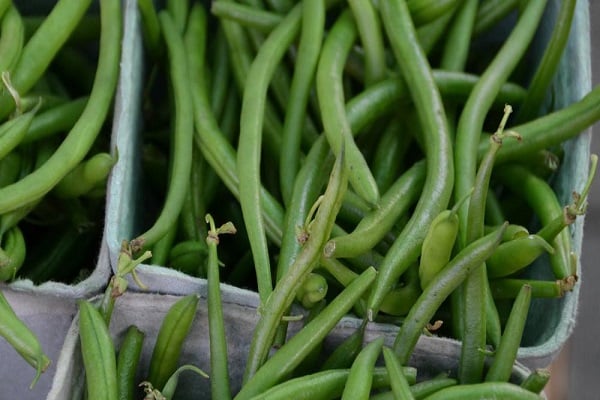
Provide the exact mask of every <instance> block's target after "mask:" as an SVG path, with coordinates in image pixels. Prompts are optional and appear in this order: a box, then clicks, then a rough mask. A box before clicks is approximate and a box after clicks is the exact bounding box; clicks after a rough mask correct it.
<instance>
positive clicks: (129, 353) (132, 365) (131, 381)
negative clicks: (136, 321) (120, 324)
mask: <svg viewBox="0 0 600 400" xmlns="http://www.w3.org/2000/svg"><path fill="white" fill-rule="evenodd" d="M144 338H145V334H144V332H142V331H140V330H139V329H138V328H137V327H135V326H133V325H132V326H130V327H129V328H127V332H126V333H125V338H123V342H122V343H121V346H120V348H119V354H118V356H117V385H118V389H119V397H118V399H119V400H133V399H134V393H135V389H136V387H137V384H136V382H135V377H136V373H137V368H138V364H139V360H140V356H141V354H142V345H143V343H144Z"/></svg>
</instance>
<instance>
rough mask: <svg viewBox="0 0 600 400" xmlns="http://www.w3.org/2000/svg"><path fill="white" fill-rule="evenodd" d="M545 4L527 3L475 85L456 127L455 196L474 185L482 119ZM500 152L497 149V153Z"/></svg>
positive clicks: (462, 214)
mask: <svg viewBox="0 0 600 400" xmlns="http://www.w3.org/2000/svg"><path fill="white" fill-rule="evenodd" d="M545 5H546V1H545V0H540V1H536V2H529V3H527V7H526V9H525V10H524V12H523V14H522V15H521V16H520V18H519V20H518V21H517V24H516V25H515V27H514V28H513V30H512V31H511V33H510V35H509V36H508V37H507V38H506V40H505V42H504V45H503V46H502V48H501V49H500V51H499V52H498V53H497V54H496V56H495V57H494V60H493V61H492V62H491V64H490V65H489V66H488V67H487V69H486V70H485V72H484V73H483V75H482V76H481V79H480V80H479V82H478V83H477V84H476V85H475V87H474V88H473V91H472V92H471V95H470V96H469V99H468V100H467V103H466V104H465V107H464V109H463V112H462V114H461V117H460V119H459V121H458V126H457V129H456V142H455V152H454V163H455V167H456V169H455V172H456V175H455V190H454V197H455V199H459V198H462V197H463V196H464V195H465V194H466V193H467V192H468V191H470V190H471V188H472V187H473V183H474V181H475V173H476V168H477V166H476V164H477V145H478V140H479V136H480V133H481V130H482V127H483V121H484V119H485V116H486V114H487V112H488V110H489V108H490V106H491V103H492V101H493V98H494V97H495V96H496V95H497V93H498V90H499V88H500V86H501V85H502V83H503V82H506V80H507V78H508V77H509V75H510V74H511V72H512V71H513V69H514V68H515V66H516V64H517V63H518V61H519V59H520V58H521V56H522V55H523V54H524V52H525V51H526V50H527V47H528V45H529V43H530V41H531V39H532V37H533V35H534V33H535V32H536V27H537V26H538V23H539V21H540V19H541V16H542V14H543V11H544V8H545ZM517 132H519V131H517ZM519 133H520V132H519ZM500 153H501V152H500V151H498V155H497V156H499V155H500ZM467 215H468V214H467V206H466V205H464V206H463V207H462V208H461V210H460V211H459V218H460V231H461V232H462V233H461V236H460V243H465V241H466V236H465V235H466V233H467V230H466V229H465V228H466V226H467Z"/></svg>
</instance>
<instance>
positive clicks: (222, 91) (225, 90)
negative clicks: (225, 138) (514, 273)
mask: <svg viewBox="0 0 600 400" xmlns="http://www.w3.org/2000/svg"><path fill="white" fill-rule="evenodd" d="M199 45H200V46H206V43H205V42H203V41H201V42H200V43H199ZM209 57H210V59H212V60H213V63H212V64H211V74H210V85H211V86H210V100H211V108H212V110H213V112H214V114H215V115H216V116H218V119H220V120H223V119H224V117H225V115H226V114H227V112H226V111H227V110H229V107H225V103H227V102H229V103H230V104H235V103H236V102H237V101H238V96H237V93H235V91H234V93H232V91H231V89H233V88H234V84H233V82H231V74H232V71H231V60H230V58H231V56H230V54H229V51H228V50H227V41H226V39H225V33H224V32H223V27H222V26H220V25H219V27H218V28H217V33H216V38H215V40H214V46H213V48H212V53H210V55H209ZM234 99H235V102H234ZM233 108H234V109H235V107H233ZM236 114H237V113H236ZM237 116H239V114H237ZM236 118H237V117H236ZM224 130H225V129H224Z"/></svg>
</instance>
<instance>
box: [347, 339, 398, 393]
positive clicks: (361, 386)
mask: <svg viewBox="0 0 600 400" xmlns="http://www.w3.org/2000/svg"><path fill="white" fill-rule="evenodd" d="M382 348H383V337H379V338H377V339H375V340H373V341H372V342H371V343H369V344H367V345H366V346H365V347H364V348H363V349H362V350H361V351H360V353H358V355H357V356H356V358H355V359H354V362H353V363H352V366H351V367H350V374H349V375H348V380H347V382H346V386H345V387H344V392H343V393H342V397H341V398H342V400H351V399H364V398H368V397H369V393H370V392H371V385H372V375H373V369H374V368H375V362H376V361H377V358H378V357H379V354H380V353H381V349H382ZM400 374H401V372H400ZM402 377H404V376H402Z"/></svg>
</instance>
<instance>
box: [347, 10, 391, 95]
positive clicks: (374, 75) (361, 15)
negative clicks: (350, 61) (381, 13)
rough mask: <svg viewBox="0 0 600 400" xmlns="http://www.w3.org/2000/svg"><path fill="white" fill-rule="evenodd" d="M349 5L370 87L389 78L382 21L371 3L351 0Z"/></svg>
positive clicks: (367, 84)
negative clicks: (360, 44)
mask: <svg viewBox="0 0 600 400" xmlns="http://www.w3.org/2000/svg"><path fill="white" fill-rule="evenodd" d="M348 4H349V5H350V9H351V10H352V15H353V16H354V21H356V28H357V29H358V36H359V37H360V41H361V43H362V47H363V50H364V52H365V85H366V86H369V85H371V84H372V83H375V82H379V81H381V80H383V79H385V77H386V76H387V70H386V63H385V49H384V44H383V35H382V32H381V21H380V20H379V17H378V15H377V11H376V10H375V7H374V6H373V5H372V3H371V2H370V1H367V0H350V1H349V2H348Z"/></svg>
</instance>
